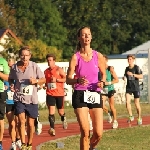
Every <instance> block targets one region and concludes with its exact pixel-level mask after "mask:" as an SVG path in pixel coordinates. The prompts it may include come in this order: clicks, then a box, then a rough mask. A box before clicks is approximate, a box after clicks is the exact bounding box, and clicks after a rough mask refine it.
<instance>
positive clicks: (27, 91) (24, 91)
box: [20, 84, 33, 95]
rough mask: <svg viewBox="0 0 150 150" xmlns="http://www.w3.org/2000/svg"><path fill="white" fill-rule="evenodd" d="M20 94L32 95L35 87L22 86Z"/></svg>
mask: <svg viewBox="0 0 150 150" xmlns="http://www.w3.org/2000/svg"><path fill="white" fill-rule="evenodd" d="M20 92H21V93H22V94H24V95H32V92H33V85H25V84H21V86H20Z"/></svg>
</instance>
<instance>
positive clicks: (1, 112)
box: [0, 92, 7, 120]
mask: <svg viewBox="0 0 150 150" xmlns="http://www.w3.org/2000/svg"><path fill="white" fill-rule="evenodd" d="M6 99H7V93H6V92H0V120H3V119H4V116H5V108H6Z"/></svg>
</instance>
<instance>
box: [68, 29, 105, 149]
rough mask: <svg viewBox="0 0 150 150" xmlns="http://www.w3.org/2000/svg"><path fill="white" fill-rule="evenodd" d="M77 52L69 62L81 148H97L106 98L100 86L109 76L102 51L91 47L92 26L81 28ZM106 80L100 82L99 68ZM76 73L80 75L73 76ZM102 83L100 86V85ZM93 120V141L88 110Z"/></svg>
mask: <svg viewBox="0 0 150 150" xmlns="http://www.w3.org/2000/svg"><path fill="white" fill-rule="evenodd" d="M77 38H78V41H79V42H78V45H77V52H76V53H75V54H74V55H73V56H72V58H71V61H70V62H69V68H68V72H67V84H70V85H74V84H75V86H74V89H75V90H74V92H73V97H72V106H73V108H74V111H75V114H76V116H77V120H78V123H79V125H80V131H81V138H80V150H88V149H89V144H90V150H94V149H95V147H96V146H97V144H98V143H99V141H100V139H101V137H102V133H103V109H102V107H103V101H102V99H101V96H100V88H103V83H104V82H105V80H106V75H105V64H104V58H103V55H102V54H101V53H98V52H96V51H95V50H92V48H91V47H90V43H91V39H92V35H91V31H90V28H89V27H82V28H80V29H79V30H78V32H77ZM99 70H100V71H101V72H102V80H101V81H100V82H98V71H99ZM74 73H75V74H76V76H77V79H74V78H73V74H74ZM99 87H100V88H99ZM89 112H90V116H91V119H92V124H93V135H92V137H91V139H90V143H89V121H88V113H89Z"/></svg>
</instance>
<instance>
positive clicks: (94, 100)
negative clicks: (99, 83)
mask: <svg viewBox="0 0 150 150" xmlns="http://www.w3.org/2000/svg"><path fill="white" fill-rule="evenodd" d="M84 102H86V103H90V104H100V94H99V93H97V92H90V91H84Z"/></svg>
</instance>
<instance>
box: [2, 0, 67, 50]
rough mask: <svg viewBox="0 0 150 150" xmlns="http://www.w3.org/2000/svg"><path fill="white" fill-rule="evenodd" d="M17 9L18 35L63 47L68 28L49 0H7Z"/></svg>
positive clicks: (7, 2) (25, 38)
mask: <svg viewBox="0 0 150 150" xmlns="http://www.w3.org/2000/svg"><path fill="white" fill-rule="evenodd" d="M5 3H6V4H9V5H10V6H11V8H12V9H15V10H16V13H15V17H16V20H17V23H18V24H17V35H18V36H19V37H22V38H23V39H24V40H25V41H28V40H30V39H33V40H38V39H40V40H42V41H43V42H45V43H46V44H48V45H49V46H55V47H57V48H58V49H60V48H61V49H62V48H63V45H64V41H66V29H65V28H64V27H63V26H62V20H61V17H60V13H59V12H58V10H57V8H56V7H55V5H53V4H51V2H50V1H49V0H44V1H43V0H34V3H33V1H32V0H26V1H18V0H5Z"/></svg>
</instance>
